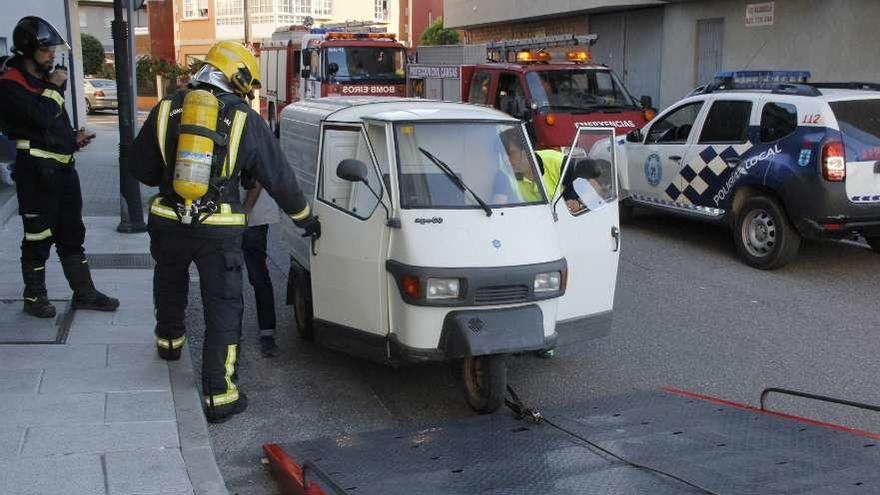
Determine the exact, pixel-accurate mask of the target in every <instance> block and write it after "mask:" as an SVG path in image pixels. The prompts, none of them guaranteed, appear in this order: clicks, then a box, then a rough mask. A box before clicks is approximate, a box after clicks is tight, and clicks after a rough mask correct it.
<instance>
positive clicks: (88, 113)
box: [86, 98, 95, 115]
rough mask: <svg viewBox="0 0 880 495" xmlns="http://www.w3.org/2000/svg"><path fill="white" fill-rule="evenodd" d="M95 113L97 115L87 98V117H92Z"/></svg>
mask: <svg viewBox="0 0 880 495" xmlns="http://www.w3.org/2000/svg"><path fill="white" fill-rule="evenodd" d="M93 113H95V111H94V110H93V109H92V104H91V103H89V100H88V98H87V99H86V114H87V115H92V114H93Z"/></svg>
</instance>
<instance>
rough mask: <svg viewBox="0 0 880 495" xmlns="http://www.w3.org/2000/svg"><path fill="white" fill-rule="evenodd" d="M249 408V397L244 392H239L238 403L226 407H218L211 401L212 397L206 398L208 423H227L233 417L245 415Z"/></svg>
mask: <svg viewBox="0 0 880 495" xmlns="http://www.w3.org/2000/svg"><path fill="white" fill-rule="evenodd" d="M247 406H248V402H247V395H245V393H244V392H238V400H237V401H235V402H233V403H231V404H224V405H216V404H214V403H213V401H212V400H211V397H206V398H205V418H206V419H207V420H208V423H225V422H226V420H227V419H229V418H231V417H232V416H235V415H236V414H239V413H243V412H244V411H245V410H246V409H247Z"/></svg>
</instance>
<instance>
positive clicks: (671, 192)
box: [626, 100, 704, 204]
mask: <svg viewBox="0 0 880 495" xmlns="http://www.w3.org/2000/svg"><path fill="white" fill-rule="evenodd" d="M703 106H704V102H703V101H702V100H697V101H689V102H687V103H683V104H681V105H679V106H677V107H674V108H672V109H671V110H668V111H667V112H666V113H665V114H664V115H662V116H660V117H658V118H657V119H656V120H655V121H654V122H652V123H651V124H649V125H648V126H647V127H646V128H645V130H643V131H642V142H640V143H631V142H627V143H626V156H627V178H628V181H629V192H630V193H631V194H632V196H633V198H634V199H637V200H642V201H649V202H654V203H663V204H665V203H670V202H672V203H678V202H679V201H680V200H681V198H682V195H681V179H680V177H679V173H680V171H681V165H682V162H683V160H684V159H685V155H686V154H687V152H688V146H689V143H690V140H691V139H692V136H693V135H696V132H694V127H695V124H696V123H697V121H698V118H699V116H700V114H701V111H702V109H703Z"/></svg>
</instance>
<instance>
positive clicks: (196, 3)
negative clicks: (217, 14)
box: [183, 0, 208, 19]
mask: <svg viewBox="0 0 880 495" xmlns="http://www.w3.org/2000/svg"><path fill="white" fill-rule="evenodd" d="M205 17H208V0H183V18H184V19H203V18H205Z"/></svg>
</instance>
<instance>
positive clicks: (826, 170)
mask: <svg viewBox="0 0 880 495" xmlns="http://www.w3.org/2000/svg"><path fill="white" fill-rule="evenodd" d="M822 177H824V178H825V180H827V181H829V182H843V181H844V180H846V158H845V157H844V150H843V143H841V142H840V141H831V142H828V143H825V146H823V147H822Z"/></svg>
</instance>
